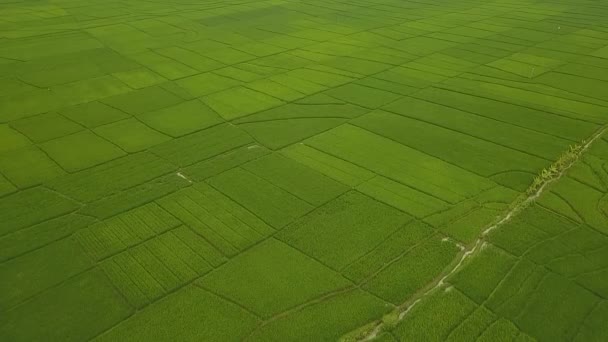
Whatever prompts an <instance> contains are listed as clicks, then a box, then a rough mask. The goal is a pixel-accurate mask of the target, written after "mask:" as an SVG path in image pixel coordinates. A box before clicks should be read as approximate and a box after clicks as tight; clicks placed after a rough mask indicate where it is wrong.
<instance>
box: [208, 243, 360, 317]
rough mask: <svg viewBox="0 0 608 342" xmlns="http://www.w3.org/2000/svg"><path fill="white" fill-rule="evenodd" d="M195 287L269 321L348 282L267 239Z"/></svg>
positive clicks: (309, 259) (280, 244) (292, 250)
mask: <svg viewBox="0 0 608 342" xmlns="http://www.w3.org/2000/svg"><path fill="white" fill-rule="evenodd" d="M197 284H198V285H200V286H202V287H204V288H206V289H208V290H210V291H211V292H213V293H217V294H220V295H222V296H223V297H227V298H230V299H231V300H233V301H235V302H237V303H239V304H241V305H243V306H244V307H246V308H247V309H249V310H251V311H253V312H255V313H256V314H258V315H260V316H262V317H264V318H269V317H272V316H273V315H275V314H277V313H280V312H282V311H285V310H287V309H289V308H292V307H294V306H297V305H299V304H302V303H305V302H307V301H309V300H312V299H314V298H318V297H322V296H323V295H325V294H327V293H330V292H333V291H336V290H339V289H342V288H344V287H347V286H349V285H350V282H349V281H348V280H346V279H345V278H343V277H342V276H340V275H339V274H338V273H336V272H335V271H332V270H330V269H329V268H327V267H326V266H324V265H322V264H320V263H319V262H318V261H316V260H314V259H311V258H310V257H308V256H307V255H305V254H303V253H301V252H299V251H297V250H296V249H293V248H291V247H289V246H288V245H286V244H284V243H282V242H280V241H277V240H275V239H269V240H266V241H264V242H262V243H261V244H259V245H257V246H255V247H253V248H251V249H249V250H247V251H246V252H244V253H242V254H240V255H239V256H237V257H235V258H234V259H232V260H230V261H229V262H228V263H226V264H225V265H223V266H222V267H220V268H219V269H218V270H217V271H215V272H213V273H211V274H209V275H206V276H204V277H203V278H201V279H200V280H199V281H197Z"/></svg>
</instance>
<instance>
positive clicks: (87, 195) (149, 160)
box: [48, 152, 175, 202]
mask: <svg viewBox="0 0 608 342" xmlns="http://www.w3.org/2000/svg"><path fill="white" fill-rule="evenodd" d="M174 169H175V167H174V166H173V165H171V164H170V163H168V162H166V161H164V160H162V159H161V158H159V157H157V156H155V155H153V154H151V153H147V152H142V153H139V154H132V155H129V156H127V157H124V158H120V159H117V160H115V161H112V162H110V163H106V164H103V165H100V166H97V167H95V168H92V169H90V170H86V171H81V172H77V173H73V174H70V175H66V176H64V177H59V178H56V179H54V180H52V181H50V182H49V183H48V186H49V187H50V188H52V189H54V190H57V191H59V192H61V193H63V194H66V195H68V196H70V197H72V198H75V199H78V200H79V201H83V202H91V201H94V200H98V199H101V198H104V197H107V196H109V195H112V194H114V193H116V192H118V191H121V190H125V189H128V188H131V187H133V186H136V185H139V184H142V183H144V182H146V181H150V180H152V179H154V178H156V177H159V176H162V175H164V174H166V173H169V172H171V171H173V170H174ZM94 183H103V184H107V185H106V186H104V187H92V186H90V184H94Z"/></svg>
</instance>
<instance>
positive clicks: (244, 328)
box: [95, 286, 257, 341]
mask: <svg viewBox="0 0 608 342" xmlns="http://www.w3.org/2000/svg"><path fill="white" fill-rule="evenodd" d="M201 322H205V324H200V323H201ZM256 324H257V319H256V317H255V316H253V315H252V314H250V313H248V312H247V311H246V310H244V309H242V308H240V307H239V306H238V305H235V304H233V303H231V302H229V301H226V300H224V299H222V298H220V297H218V296H216V295H213V294H211V293H209V292H207V291H205V290H201V289H199V288H197V287H194V286H188V287H185V288H183V289H181V290H179V291H177V292H176V293H174V294H171V295H170V296H168V297H166V298H164V299H162V300H160V301H158V302H157V303H154V304H152V305H150V306H148V307H147V308H145V309H144V310H142V311H140V312H138V313H137V314H135V315H133V316H132V317H130V318H129V319H127V320H125V321H123V322H122V323H120V324H119V325H117V326H116V327H115V328H114V329H112V330H110V331H107V332H105V333H104V334H102V335H100V336H99V337H98V338H97V339H95V340H96V341H132V340H150V339H153V340H156V341H174V340H175V339H180V340H184V341H187V340H196V339H204V340H235V341H236V340H240V339H242V338H244V337H245V336H246V335H247V333H249V331H251V330H253V328H254V327H255V326H256Z"/></svg>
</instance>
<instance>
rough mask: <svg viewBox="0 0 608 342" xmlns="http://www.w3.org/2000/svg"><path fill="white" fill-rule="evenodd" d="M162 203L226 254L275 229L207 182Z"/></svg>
mask: <svg viewBox="0 0 608 342" xmlns="http://www.w3.org/2000/svg"><path fill="white" fill-rule="evenodd" d="M158 203H159V204H160V205H161V206H162V207H163V208H165V209H166V210H167V211H168V212H170V213H171V214H172V215H173V216H175V217H177V218H178V219H179V220H181V221H182V222H183V223H184V224H186V225H187V226H188V227H190V228H191V229H192V230H193V231H194V232H196V233H197V234H198V235H200V236H201V237H202V238H203V239H205V240H206V241H208V242H209V243H210V244H211V245H213V246H214V247H215V248H217V249H218V250H219V251H221V252H222V253H223V254H224V255H230V256H232V255H234V254H236V253H238V252H239V251H241V250H243V249H245V248H247V247H249V246H251V245H252V244H254V243H256V242H258V241H259V240H261V239H262V238H264V237H266V236H267V235H269V234H271V233H272V232H274V229H272V228H271V227H270V226H268V225H267V224H266V223H265V222H264V221H262V220H261V219H260V218H258V217H257V216H255V215H254V214H252V213H251V212H249V211H248V210H247V209H245V208H243V207H242V206H240V205H239V204H238V203H235V202H234V201H233V200H231V199H230V198H228V197H226V196H225V195H223V194H222V193H220V192H218V191H217V190H215V189H213V188H212V187H210V186H209V185H207V184H205V183H200V184H197V185H196V186H195V187H193V188H188V189H184V190H182V191H179V192H177V193H175V194H173V195H170V196H167V197H164V198H162V199H160V200H158Z"/></svg>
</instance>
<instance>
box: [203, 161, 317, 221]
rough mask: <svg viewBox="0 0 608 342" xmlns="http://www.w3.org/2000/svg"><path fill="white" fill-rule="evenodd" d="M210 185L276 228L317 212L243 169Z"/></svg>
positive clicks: (223, 175) (293, 196) (221, 176)
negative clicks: (312, 211)
mask: <svg viewBox="0 0 608 342" xmlns="http://www.w3.org/2000/svg"><path fill="white" fill-rule="evenodd" d="M208 182H209V184H211V185H212V186H213V187H214V188H216V189H218V190H219V191H221V192H223V193H225V194H226V195H227V196H228V197H230V198H231V199H233V200H234V201H236V202H237V203H238V204H240V205H242V206H243V207H245V208H246V209H248V210H249V211H251V212H252V213H253V214H255V215H256V216H258V217H260V218H261V219H262V220H264V221H265V222H266V223H268V224H270V225H271V226H273V227H274V228H282V227H284V226H285V225H287V224H288V223H290V222H292V221H293V220H295V219H296V218H298V217H300V216H302V215H304V214H306V213H307V212H309V211H310V210H312V209H313V208H314V207H313V206H312V205H310V204H309V203H307V202H305V201H304V200H302V199H300V198H298V197H296V196H295V195H293V194H291V193H290V192H288V191H286V190H283V189H282V188H280V187H278V186H276V185H274V184H273V183H271V182H269V181H267V180H265V179H263V178H261V177H258V176H257V175H255V174H253V173H251V172H249V171H247V170H245V169H243V168H240V167H239V168H235V169H232V170H229V171H226V172H224V173H222V174H219V175H217V176H215V177H212V178H210V179H209V180H208Z"/></svg>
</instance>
